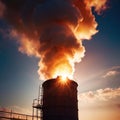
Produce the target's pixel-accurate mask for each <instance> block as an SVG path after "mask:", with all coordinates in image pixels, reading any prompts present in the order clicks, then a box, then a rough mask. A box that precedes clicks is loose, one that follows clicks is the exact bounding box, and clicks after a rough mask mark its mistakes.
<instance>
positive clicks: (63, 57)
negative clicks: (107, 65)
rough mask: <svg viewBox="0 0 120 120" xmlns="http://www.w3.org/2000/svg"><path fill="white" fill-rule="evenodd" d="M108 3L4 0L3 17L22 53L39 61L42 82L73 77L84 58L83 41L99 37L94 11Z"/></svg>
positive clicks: (102, 0) (99, 0)
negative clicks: (76, 65) (64, 76)
mask: <svg viewBox="0 0 120 120" xmlns="http://www.w3.org/2000/svg"><path fill="white" fill-rule="evenodd" d="M106 2H107V0H1V2H0V6H3V8H2V9H1V10H0V11H1V12H0V13H1V14H0V15H1V16H2V18H3V19H5V20H6V21H7V22H8V24H10V25H11V26H12V28H11V35H12V36H14V37H17V38H18V40H19V43H20V47H19V51H21V52H22V53H26V54H27V55H33V56H36V57H38V58H39V59H40V62H39V70H38V72H39V74H40V77H41V79H48V78H52V77H56V76H57V75H63V74H64V75H66V76H68V77H72V76H73V73H74V66H75V63H77V62H80V61H81V58H82V57H84V53H85V48H84V46H83V45H82V41H83V40H84V39H88V40H89V39H91V37H92V35H94V34H96V33H97V32H98V30H96V27H97V22H96V21H95V16H94V15H93V14H92V10H93V9H92V8H94V11H95V12H97V13H98V14H100V13H101V12H102V11H103V10H105V9H106ZM3 10H4V11H3Z"/></svg>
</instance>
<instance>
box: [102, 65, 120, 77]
mask: <svg viewBox="0 0 120 120" xmlns="http://www.w3.org/2000/svg"><path fill="white" fill-rule="evenodd" d="M116 75H120V66H115V67H112V68H110V69H109V70H107V71H106V72H105V73H104V75H103V78H108V77H114V76H116Z"/></svg>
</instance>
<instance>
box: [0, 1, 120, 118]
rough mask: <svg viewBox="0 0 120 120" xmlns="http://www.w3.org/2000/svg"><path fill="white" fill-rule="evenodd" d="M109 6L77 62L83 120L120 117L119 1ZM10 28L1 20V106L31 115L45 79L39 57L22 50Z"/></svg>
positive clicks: (75, 74)
mask: <svg viewBox="0 0 120 120" xmlns="http://www.w3.org/2000/svg"><path fill="white" fill-rule="evenodd" d="M108 6H109V7H108V8H107V10H105V11H104V12H103V13H102V14H101V15H97V14H96V13H94V14H95V16H96V21H97V23H98V27H97V29H98V30H99V32H98V33H96V35H94V36H93V37H92V39H91V40H84V41H83V45H84V46H85V49H86V52H85V56H84V58H82V61H81V62H80V63H76V64H75V73H74V80H75V81H76V82H77V83H78V100H79V106H78V109H79V119H80V120H96V119H97V120H101V119H102V120H118V119H120V114H119V113H120V36H119V35H120V30H119V28H120V22H119V20H120V16H119V11H120V7H119V0H114V1H113V0H109V4H108ZM8 28H9V26H8V25H7V24H6V22H5V21H4V20H2V19H1V20H0V107H1V109H2V108H12V109H13V110H15V111H17V112H26V113H28V114H29V113H31V110H32V101H33V99H34V98H37V95H38V88H39V85H41V84H42V83H43V82H44V81H43V80H41V79H40V78H39V75H38V72H37V71H38V69H39V67H38V62H39V58H36V57H34V56H28V55H26V54H23V53H21V52H20V51H19V50H18V47H19V42H18V41H16V39H17V38H13V37H11V36H10V35H8V33H9V30H8ZM3 30H4V32H3Z"/></svg>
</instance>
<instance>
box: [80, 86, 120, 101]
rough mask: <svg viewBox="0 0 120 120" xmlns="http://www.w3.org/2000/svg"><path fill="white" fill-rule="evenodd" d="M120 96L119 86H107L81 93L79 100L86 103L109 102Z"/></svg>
mask: <svg viewBox="0 0 120 120" xmlns="http://www.w3.org/2000/svg"><path fill="white" fill-rule="evenodd" d="M117 98H120V87H119V88H115V89H113V88H105V89H98V90H96V91H89V92H86V93H81V94H79V101H80V102H83V103H84V102H86V103H96V102H107V101H111V100H113V99H117Z"/></svg>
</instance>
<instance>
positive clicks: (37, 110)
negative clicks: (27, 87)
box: [32, 86, 43, 120]
mask: <svg viewBox="0 0 120 120" xmlns="http://www.w3.org/2000/svg"><path fill="white" fill-rule="evenodd" d="M42 98H43V91H42V88H40V86H39V91H38V98H37V99H34V100H33V105H32V107H33V110H32V120H42V116H43V114H42V105H43V103H42V101H43V100H42Z"/></svg>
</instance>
